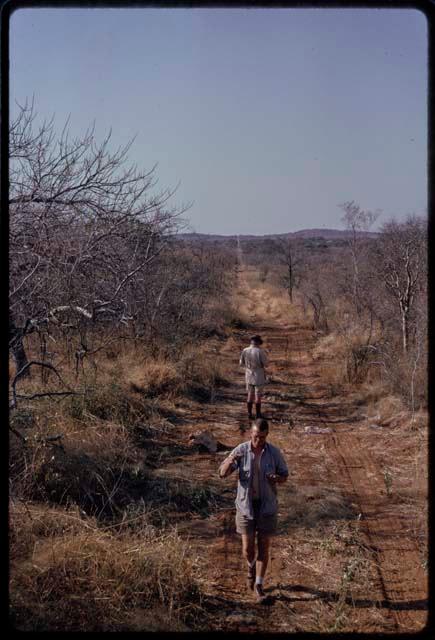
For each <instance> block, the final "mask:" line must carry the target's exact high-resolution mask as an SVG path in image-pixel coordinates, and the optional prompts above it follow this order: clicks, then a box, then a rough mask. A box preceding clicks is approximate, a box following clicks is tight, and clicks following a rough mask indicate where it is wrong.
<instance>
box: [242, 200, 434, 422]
mask: <svg viewBox="0 0 435 640" xmlns="http://www.w3.org/2000/svg"><path fill="white" fill-rule="evenodd" d="M342 207H343V210H344V216H343V222H344V223H345V224H346V226H347V228H348V230H349V236H348V238H347V239H345V240H343V239H339V240H336V241H334V240H328V241H324V242H323V243H320V242H317V241H316V242H315V243H314V244H313V242H312V241H311V239H296V240H295V239H292V238H291V239H289V240H273V239H269V240H267V241H265V242H264V243H260V245H258V243H257V242H255V241H251V242H250V243H246V245H247V246H246V249H245V256H246V260H247V261H248V263H249V264H255V265H257V266H258V268H259V271H260V278H261V279H262V280H263V281H264V282H271V283H274V284H275V285H281V287H282V290H283V293H284V292H286V293H287V295H288V297H289V300H290V301H291V302H294V303H295V304H297V305H298V306H300V307H301V308H302V309H303V313H304V316H305V318H306V320H307V321H308V322H309V323H310V324H311V326H312V327H313V329H315V330H316V331H318V332H319V337H320V339H319V341H318V345H317V347H316V351H315V354H316V356H317V357H318V358H319V360H321V359H322V358H323V359H326V360H327V361H328V364H327V365H326V366H328V367H329V369H330V374H329V375H330V378H331V382H332V383H337V384H339V383H340V384H348V385H350V386H352V385H357V386H358V387H359V388H361V385H364V384H368V385H372V386H376V387H377V389H378V391H377V393H378V394H379V396H382V395H388V394H392V395H395V396H397V397H398V398H400V399H401V400H403V402H404V403H405V404H406V406H408V407H409V408H410V409H411V410H412V411H418V410H419V409H420V408H421V409H424V408H426V407H427V393H428V391H427V354H428V345H427V326H428V325H427V283H428V271H427V269H428V267H427V223H426V221H425V220H424V219H422V218H419V217H417V216H409V217H408V219H407V220H406V221H405V222H402V223H399V222H396V221H394V220H391V221H390V222H386V223H385V224H384V225H383V226H381V228H380V231H379V233H378V235H377V237H374V238H373V237H372V234H370V235H365V233H364V232H366V231H367V230H368V229H369V228H370V226H371V224H372V223H373V222H374V220H375V219H376V217H377V214H376V213H373V212H366V211H364V210H362V209H361V208H360V207H359V206H358V205H357V204H355V203H354V202H347V203H344V205H342Z"/></svg>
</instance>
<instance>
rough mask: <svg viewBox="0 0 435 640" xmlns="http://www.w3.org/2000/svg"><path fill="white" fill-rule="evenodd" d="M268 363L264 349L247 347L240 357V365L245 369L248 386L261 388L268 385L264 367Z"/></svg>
mask: <svg viewBox="0 0 435 640" xmlns="http://www.w3.org/2000/svg"><path fill="white" fill-rule="evenodd" d="M267 363H268V358H267V355H266V352H265V351H264V349H260V347H254V346H252V345H251V346H250V347H246V349H243V351H242V354H241V356H240V365H241V366H242V367H245V378H246V384H254V385H256V386H260V385H263V384H265V383H266V376H265V374H264V367H265V366H266V365H267Z"/></svg>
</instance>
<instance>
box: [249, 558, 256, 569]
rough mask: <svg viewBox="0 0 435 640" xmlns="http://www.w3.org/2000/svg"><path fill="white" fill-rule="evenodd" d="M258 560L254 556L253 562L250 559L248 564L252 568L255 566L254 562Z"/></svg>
mask: <svg viewBox="0 0 435 640" xmlns="http://www.w3.org/2000/svg"><path fill="white" fill-rule="evenodd" d="M256 562H257V560H256V559H255V558H254V560H253V561H252V562H249V560H248V566H249V568H250V569H252V567H253V566H254V564H255V563H256Z"/></svg>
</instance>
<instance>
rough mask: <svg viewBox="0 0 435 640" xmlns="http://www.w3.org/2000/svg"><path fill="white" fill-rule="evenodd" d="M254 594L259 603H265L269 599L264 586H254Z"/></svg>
mask: <svg viewBox="0 0 435 640" xmlns="http://www.w3.org/2000/svg"><path fill="white" fill-rule="evenodd" d="M254 593H255V597H256V598H257V600H258V602H264V601H265V600H266V599H267V595H266V594H265V593H264V591H263V585H262V584H256V585H255V586H254Z"/></svg>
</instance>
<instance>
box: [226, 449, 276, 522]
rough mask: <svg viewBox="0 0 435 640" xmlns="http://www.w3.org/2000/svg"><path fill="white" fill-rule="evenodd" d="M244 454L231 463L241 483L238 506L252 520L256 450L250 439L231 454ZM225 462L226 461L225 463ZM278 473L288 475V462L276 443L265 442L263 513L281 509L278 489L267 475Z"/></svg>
mask: <svg viewBox="0 0 435 640" xmlns="http://www.w3.org/2000/svg"><path fill="white" fill-rule="evenodd" d="M239 454H241V457H240V459H239V460H238V461H237V463H236V462H234V463H233V464H232V467H231V468H232V470H233V471H235V470H236V469H237V468H238V471H239V482H238V484H237V496H236V508H237V509H238V510H239V511H240V512H241V513H242V514H243V515H244V516H246V517H247V518H248V519H249V520H252V519H253V518H254V511H253V507H252V479H253V475H254V452H253V451H252V446H251V441H250V440H248V441H247V442H242V443H241V444H239V445H238V446H237V447H236V448H235V449H233V451H231V453H230V456H231V455H239ZM222 464H223V463H222ZM268 473H275V474H277V475H280V476H288V468H287V464H286V462H285V460H284V457H283V455H282V453H281V451H280V449H278V447H275V446H274V445H273V444H270V443H269V442H266V444H265V446H264V449H263V451H262V454H261V457H260V468H259V489H260V511H259V513H260V515H264V516H267V515H274V514H275V513H276V512H277V511H278V501H277V491H276V487H275V485H274V484H272V483H271V482H269V480H268V479H267V478H266V474H268Z"/></svg>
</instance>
